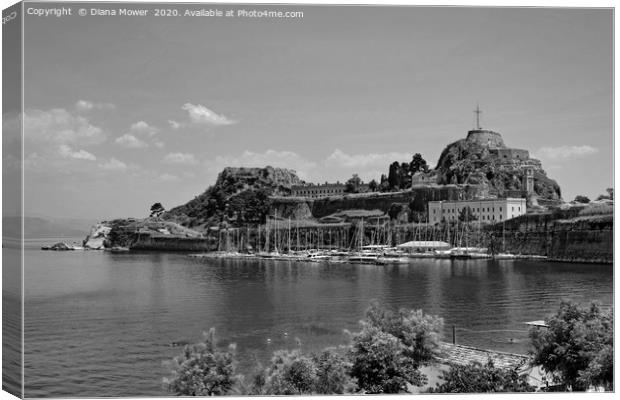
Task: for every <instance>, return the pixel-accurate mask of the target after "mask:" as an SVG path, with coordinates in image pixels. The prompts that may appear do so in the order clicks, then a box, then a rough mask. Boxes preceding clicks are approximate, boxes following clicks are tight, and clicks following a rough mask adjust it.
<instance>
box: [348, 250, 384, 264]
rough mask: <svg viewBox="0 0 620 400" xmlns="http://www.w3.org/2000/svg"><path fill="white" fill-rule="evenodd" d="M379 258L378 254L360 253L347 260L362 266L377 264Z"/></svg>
mask: <svg viewBox="0 0 620 400" xmlns="http://www.w3.org/2000/svg"><path fill="white" fill-rule="evenodd" d="M378 259H379V256H378V255H376V254H365V253H358V254H355V255H352V256H349V257H348V258H347V261H350V262H353V263H360V264H376V263H377V260H378Z"/></svg>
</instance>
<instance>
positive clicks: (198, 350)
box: [164, 328, 241, 396]
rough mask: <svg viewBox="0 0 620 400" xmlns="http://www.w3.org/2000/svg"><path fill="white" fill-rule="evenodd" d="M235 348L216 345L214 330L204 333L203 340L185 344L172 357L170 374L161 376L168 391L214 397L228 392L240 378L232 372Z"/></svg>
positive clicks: (232, 345)
mask: <svg viewBox="0 0 620 400" xmlns="http://www.w3.org/2000/svg"><path fill="white" fill-rule="evenodd" d="M235 352H236V347H235V345H234V344H231V345H229V346H228V349H226V350H223V349H219V348H218V347H217V343H216V341H215V330H214V329H213V328H211V330H209V332H208V333H204V340H203V341H202V342H200V343H197V344H192V345H188V346H185V348H184V349H183V353H182V354H181V355H179V356H178V357H175V358H174V359H173V360H172V376H171V377H169V378H164V384H166V385H167V386H168V390H170V391H171V392H173V393H176V394H177V395H181V396H214V395H224V394H227V393H229V392H230V391H231V390H232V389H233V387H234V386H235V385H236V384H237V383H238V382H239V381H240V379H241V377H240V376H239V375H237V374H236V364H237V363H236V360H235Z"/></svg>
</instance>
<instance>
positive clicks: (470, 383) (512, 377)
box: [429, 359, 535, 393]
mask: <svg viewBox="0 0 620 400" xmlns="http://www.w3.org/2000/svg"><path fill="white" fill-rule="evenodd" d="M440 379H441V380H442V381H443V382H442V383H438V384H437V385H436V387H435V388H430V389H429V392H431V393H492V392H509V393H516V392H533V391H534V390H535V388H534V386H532V385H530V384H529V383H528V380H527V376H526V375H525V374H519V372H518V371H517V370H515V369H509V370H506V369H502V368H498V367H496V366H495V365H494V363H493V360H490V359H489V360H488V361H487V363H486V364H480V363H476V362H472V363H470V364H469V365H451V366H450V369H448V370H447V371H442V372H441V375H440Z"/></svg>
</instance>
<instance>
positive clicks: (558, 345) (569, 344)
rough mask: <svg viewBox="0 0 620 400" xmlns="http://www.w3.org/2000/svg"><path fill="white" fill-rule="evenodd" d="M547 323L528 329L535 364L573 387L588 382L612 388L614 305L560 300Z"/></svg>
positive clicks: (576, 387)
mask: <svg viewBox="0 0 620 400" xmlns="http://www.w3.org/2000/svg"><path fill="white" fill-rule="evenodd" d="M547 325H548V328H546V329H541V328H533V329H532V331H530V337H531V339H532V344H533V346H534V351H533V356H534V358H533V363H534V364H535V365H541V366H542V368H543V369H544V370H545V371H547V372H548V373H551V374H552V375H553V377H554V378H555V379H556V381H557V382H559V383H560V384H561V385H563V386H565V387H566V388H571V389H572V390H586V389H587V388H588V387H589V386H590V385H595V386H603V387H605V389H607V390H613V309H611V310H608V311H603V310H601V308H600V306H599V305H598V304H597V303H595V302H593V303H591V304H590V306H589V307H587V308H586V307H580V306H579V305H577V304H576V303H573V302H569V301H562V302H561V304H560V309H559V310H558V312H557V313H556V314H555V315H554V316H552V317H551V318H549V319H548V320H547Z"/></svg>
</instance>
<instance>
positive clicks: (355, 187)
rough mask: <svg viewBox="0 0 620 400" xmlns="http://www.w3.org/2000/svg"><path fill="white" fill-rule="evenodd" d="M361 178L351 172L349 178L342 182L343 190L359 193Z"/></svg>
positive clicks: (361, 183)
mask: <svg viewBox="0 0 620 400" xmlns="http://www.w3.org/2000/svg"><path fill="white" fill-rule="evenodd" d="M363 183H364V182H362V179H361V178H360V177H359V175H358V174H353V176H352V177H351V178H349V180H348V181H346V182H345V184H344V191H345V192H346V193H359V191H360V187H361V186H362V185H363Z"/></svg>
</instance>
